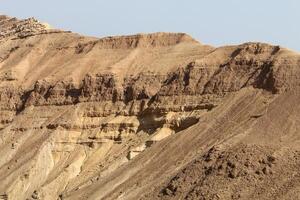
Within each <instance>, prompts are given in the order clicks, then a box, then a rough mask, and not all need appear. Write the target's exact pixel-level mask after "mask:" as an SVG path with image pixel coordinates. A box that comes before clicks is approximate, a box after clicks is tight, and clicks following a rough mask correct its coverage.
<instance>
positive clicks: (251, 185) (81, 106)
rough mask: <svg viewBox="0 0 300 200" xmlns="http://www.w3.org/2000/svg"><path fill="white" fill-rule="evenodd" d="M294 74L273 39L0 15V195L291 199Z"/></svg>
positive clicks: (297, 68)
mask: <svg viewBox="0 0 300 200" xmlns="http://www.w3.org/2000/svg"><path fill="white" fill-rule="evenodd" d="M299 72H300V56H299V54H297V53H294V52H291V51H289V50H287V49H284V48H282V47H279V46H272V45H268V44H262V43H245V44H241V45H237V46H225V47H220V48H214V47H211V46H208V45H203V44H201V43H199V42H197V41H195V40H194V39H193V38H191V37H190V36H188V35H186V34H183V33H154V34H139V35H133V36H120V37H106V38H102V39H97V38H90V37H84V36H80V35H78V34H75V33H71V32H66V31H61V30H54V29H48V28H47V27H46V26H45V25H43V24H41V23H40V22H38V21H37V20H35V19H33V18H30V19H26V20H18V19H16V18H10V17H7V16H0V146H1V148H0V177H1V180H0V199H1V198H2V199H20V200H21V199H55V200H56V199H118V198H121V199H183V198H185V199H249V198H250V199H270V198H271V199H276V198H279V199H293V198H294V199H295V198H296V199H297V197H300V192H299V190H298V185H299V184H298V183H299V180H298V171H299V170H298V163H297V162H298V161H297V158H298V156H299V155H298V151H299V148H300V146H299V142H298V141H299V136H298V132H299V131H298V130H299V128H300V127H299V124H298V123H297V121H298V120H299V118H300V116H299V113H300V112H299V106H298V101H299V97H300V95H299V94H300V93H299V84H300V76H299V74H300V73H299ZM283 179H284V180H286V181H282V180H283ZM267 188H269V189H267Z"/></svg>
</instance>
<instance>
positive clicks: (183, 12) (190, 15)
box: [0, 0, 300, 51]
mask: <svg viewBox="0 0 300 200" xmlns="http://www.w3.org/2000/svg"><path fill="white" fill-rule="evenodd" d="M299 8H300V1H299V0H185V1H182V0H181V1H179V0H147V1H146V0H106V1H104V0H48V1H46V0H26V1H25V0H0V13H2V14H7V15H10V16H16V17H19V18H26V17H30V16H34V17H36V18H38V19H39V20H40V21H42V22H48V23H49V24H51V25H52V26H54V27H57V28H63V29H67V30H72V31H73V32H78V33H81V34H85V35H92V36H97V37H104V36H110V35H124V34H135V33H147V32H161V31H164V32H186V33H188V34H190V35H191V36H193V37H194V38H196V39H198V40H199V41H200V42H202V43H206V44H211V45H214V46H220V45H225V44H238V43H243V42H247V41H261V42H268V43H272V44H279V45H282V46H284V47H288V48H290V49H294V50H297V51H300V25H299V21H300V12H299Z"/></svg>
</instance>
